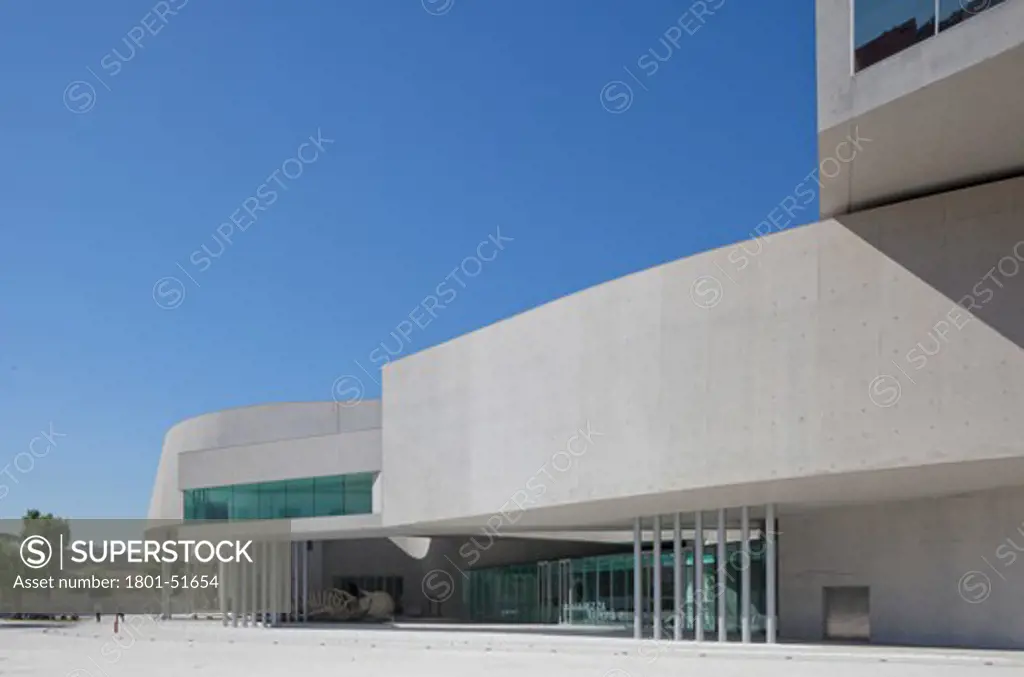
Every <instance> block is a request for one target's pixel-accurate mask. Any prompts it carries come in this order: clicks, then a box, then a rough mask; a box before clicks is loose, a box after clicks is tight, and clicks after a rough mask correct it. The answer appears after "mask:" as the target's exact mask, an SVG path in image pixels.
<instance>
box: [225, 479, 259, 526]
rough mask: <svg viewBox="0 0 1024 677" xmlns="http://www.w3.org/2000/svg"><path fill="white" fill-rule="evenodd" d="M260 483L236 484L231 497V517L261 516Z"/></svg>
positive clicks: (247, 517)
mask: <svg viewBox="0 0 1024 677" xmlns="http://www.w3.org/2000/svg"><path fill="white" fill-rule="evenodd" d="M259 488H260V485H258V484H236V485H235V486H234V487H233V490H234V491H233V494H232V497H231V519H233V520H254V519H259V516H260V493H259Z"/></svg>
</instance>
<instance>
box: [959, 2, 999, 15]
mask: <svg viewBox="0 0 1024 677" xmlns="http://www.w3.org/2000/svg"><path fill="white" fill-rule="evenodd" d="M991 6H992V0H960V9H962V10H963V11H965V12H967V13H968V14H978V13H980V12H984V11H985V10H986V9H988V8H989V7H991Z"/></svg>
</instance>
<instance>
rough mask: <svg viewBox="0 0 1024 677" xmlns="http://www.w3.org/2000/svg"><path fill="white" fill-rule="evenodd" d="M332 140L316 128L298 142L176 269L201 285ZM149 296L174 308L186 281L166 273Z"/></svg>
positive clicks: (182, 296) (180, 300) (160, 304)
mask: <svg viewBox="0 0 1024 677" xmlns="http://www.w3.org/2000/svg"><path fill="white" fill-rule="evenodd" d="M334 143H335V140H334V139H329V138H327V137H325V136H324V134H323V130H321V129H319V128H318V129H317V130H316V135H313V134H310V135H309V138H308V140H306V141H303V142H302V143H300V144H299V146H298V148H297V149H296V150H295V153H294V155H293V156H292V157H289V158H287V159H286V160H285V161H284V162H282V163H281V166H280V167H278V168H277V169H275V170H274V171H273V172H271V174H270V175H269V176H268V177H267V178H266V179H264V181H263V183H261V184H260V185H259V186H257V187H256V189H255V190H254V191H253V192H252V194H251V195H250V196H249V197H247V198H245V199H244V200H242V204H241V205H240V206H239V207H238V208H237V209H235V210H234V211H233V212H231V214H230V216H228V218H227V219H225V220H224V222H223V223H221V224H220V225H219V226H217V227H216V228H215V229H214V232H213V233H211V234H210V237H209V239H210V240H212V243H209V244H203V245H202V246H201V247H200V248H199V249H196V250H195V251H193V252H192V253H191V254H190V255H189V257H188V262H189V263H190V264H191V266H189V267H186V266H183V265H182V264H180V263H175V265H176V266H177V267H178V269H179V270H180V271H181V272H182V273H183V274H184V275H185V277H187V278H188V279H189V280H190V281H191V282H192V284H194V285H195V286H196V288H197V289H199V288H201V285H200V284H199V282H198V281H197V280H196V277H198V276H199V275H200V274H201V273H205V272H206V271H208V270H209V269H210V268H212V267H213V264H214V263H215V262H216V261H217V260H219V259H220V257H221V256H223V255H224V253H225V252H226V251H227V250H228V249H230V248H231V247H232V245H234V244H235V240H237V239H238V237H240V236H241V235H242V234H244V233H245V232H246V231H247V230H248V229H249V228H250V227H252V226H253V225H255V224H256V223H257V222H258V221H259V220H260V219H261V218H263V213H264V212H266V211H267V210H268V209H270V207H272V206H273V205H274V204H275V203H276V202H277V201H278V199H279V192H287V191H288V190H290V188H289V186H290V185H291V184H292V183H294V182H295V181H297V180H298V179H299V178H301V177H302V174H303V172H304V171H305V168H306V166H307V165H312V164H313V163H315V162H317V161H318V160H319V159H320V157H321V156H324V155H326V154H327V147H328V146H331V145H333V144H334ZM290 182H291V183H290ZM152 295H153V302H154V303H156V305H157V307H158V308H160V309H162V310H175V309H177V308H180V307H181V304H182V303H184V301H185V283H184V282H183V281H182V280H181V278H178V277H175V276H173V275H165V276H163V277H161V278H160V279H158V280H157V281H156V283H154V284H153V294H152Z"/></svg>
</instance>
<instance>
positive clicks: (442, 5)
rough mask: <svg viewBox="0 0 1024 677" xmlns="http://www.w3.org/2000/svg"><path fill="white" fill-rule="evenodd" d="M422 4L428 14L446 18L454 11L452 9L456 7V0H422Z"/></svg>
mask: <svg viewBox="0 0 1024 677" xmlns="http://www.w3.org/2000/svg"><path fill="white" fill-rule="evenodd" d="M420 4H422V5H423V9H424V11H425V12H426V13H427V14H430V15H432V16H444V15H445V14H447V13H448V12H450V11H452V7H454V6H455V0H420Z"/></svg>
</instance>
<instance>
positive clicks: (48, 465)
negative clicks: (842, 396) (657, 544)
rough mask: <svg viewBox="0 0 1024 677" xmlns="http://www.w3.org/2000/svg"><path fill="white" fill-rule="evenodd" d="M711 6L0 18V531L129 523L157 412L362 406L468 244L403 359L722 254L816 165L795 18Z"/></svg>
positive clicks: (31, 13)
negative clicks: (32, 516) (362, 394)
mask: <svg viewBox="0 0 1024 677" xmlns="http://www.w3.org/2000/svg"><path fill="white" fill-rule="evenodd" d="M719 4H721V7H719V9H718V10H717V11H715V12H714V13H713V14H710V15H708V14H705V16H703V17H696V18H695V16H694V14H693V12H692V10H691V9H690V8H691V6H692V3H691V2H690V1H689V0H645V1H644V2H623V1H616V2H612V1H608V0H558V2H550V1H545V2H542V1H541V0H520V1H518V2H471V1H469V0H455V1H454V3H450V2H446V0H425V4H424V3H421V2H420V1H419V0H401V1H399V0H393V1H392V0H381V1H373V2H371V1H369V0H361V1H358V2H350V1H344V2H331V3H327V2H316V3H314V2H309V3H304V2H284V1H283V0H217V2H211V1H209V0H187V2H186V0H167V2H166V3H156V2H153V1H152V0H145V1H139V0H106V1H105V2H102V3H80V2H70V1H60V2H45V3H43V2H34V3H29V2H19V3H3V4H2V5H0V58H2V61H3V63H6V64H12V65H13V64H17V65H16V66H12V67H9V68H8V69H7V71H6V77H5V81H4V91H3V97H4V102H5V104H6V105H4V106H3V107H2V108H0V118H2V119H0V149H2V151H3V157H4V158H6V160H7V161H6V162H5V163H3V165H0V179H2V185H3V186H4V199H3V200H2V201H0V233H2V238H3V239H2V242H3V245H2V246H0V271H2V272H0V496H2V497H0V517H13V516H18V515H20V514H21V513H22V512H23V511H24V510H25V509H26V508H28V507H38V508H40V509H42V510H44V511H45V510H52V511H55V512H58V513H60V514H63V515H68V516H71V517H121V516H123V517H131V516H143V515H144V514H145V512H146V509H147V506H148V501H149V495H150V491H151V489H152V483H153V478H154V473H155V470H156V464H157V460H158V458H159V454H160V447H161V443H162V439H163V435H164V433H165V432H166V430H167V429H168V428H169V427H170V426H172V425H173V424H174V423H175V422H177V421H179V420H181V419H184V418H187V417H190V416H194V415H196V414H200V413H202V412H206V411H210V410H216V409H224V408H228V407H235V406H242V405H248V404H254V403H260V402H268V401H298V400H329V399H331V397H332V386H333V384H334V383H335V380H336V379H337V378H338V377H339V376H342V375H345V374H358V375H360V376H361V377H363V381H364V385H365V387H366V395H367V396H375V395H378V394H379V388H378V387H377V386H376V384H374V383H373V381H372V380H371V378H370V377H366V376H365V374H363V373H362V372H361V371H359V370H358V367H356V366H355V363H356V362H358V363H359V365H361V366H362V367H363V368H366V369H367V371H369V372H370V375H371V376H372V377H374V378H376V377H377V373H378V372H377V366H376V365H375V361H374V360H373V359H371V353H372V351H374V350H375V349H376V350H377V351H378V352H377V353H376V355H378V356H379V355H380V354H381V353H380V350H381V343H382V342H384V343H386V344H388V345H390V350H391V351H395V350H397V349H398V344H397V342H396V341H395V339H394V338H393V337H392V335H391V333H392V332H393V331H395V329H396V327H398V326H399V325H400V323H401V322H403V321H406V322H408V320H409V315H410V311H412V310H413V309H414V308H415V307H417V306H418V305H420V304H421V303H422V302H423V301H424V299H425V298H426V297H427V296H428V295H430V294H431V293H433V292H434V291H435V290H436V289H437V287H438V285H439V284H440V283H441V282H443V281H444V280H445V278H446V276H449V275H450V273H451V271H452V270H453V269H455V268H456V267H458V266H459V265H460V262H462V261H463V260H464V259H465V258H466V257H475V256H477V254H476V253H475V252H477V248H478V245H479V243H481V242H484V241H487V240H488V238H489V236H491V235H493V234H495V232H496V229H497V228H500V232H501V234H502V236H503V237H505V238H512V241H510V242H505V243H504V249H503V250H500V251H498V250H491V249H487V248H486V247H485V248H484V249H482V250H481V251H482V252H483V255H485V256H490V257H492V259H491V260H490V261H486V262H481V263H482V266H481V269H480V270H479V273H478V274H476V275H475V276H473V277H471V278H467V279H463V283H464V285H465V286H464V287H461V286H455V287H454V289H455V290H456V292H457V294H456V296H455V298H450V297H449V298H448V299H447V303H445V305H444V307H443V309H442V310H441V311H439V312H437V313H436V318H433V319H431V320H430V321H429V323H425V324H426V326H425V328H421V327H418V326H417V327H415V328H414V330H413V331H411V332H410V331H407V332H406V333H407V335H408V337H407V339H403V341H402V345H401V354H411V353H414V352H418V351H420V350H423V349H424V348H427V347H429V346H431V345H436V344H438V343H441V342H443V341H446V340H448V339H451V338H453V337H455V336H458V335H460V334H463V333H466V332H468V331H472V330H474V329H477V328H479V327H482V326H485V325H488V324H491V323H493V322H495V321H497V320H500V319H502V318H505V317H508V316H510V315H513V314H515V313H518V312H521V311H524V310H527V309H529V308H531V307H534V306H537V305H539V304H543V303H545V302H547V301H551V300H553V299H555V298H558V297H560V296H563V295H565V294H570V293H573V292H576V291H579V290H581V289H584V288H586V287H589V286H592V285H595V284H598V283H600V282H604V281H606V280H609V279H612V278H615V277H619V276H622V275H625V274H627V273H630V272H634V271H637V270H641V269H643V268H647V267H650V266H653V265H656V264H659V263H663V262H666V261H670V260H673V259H677V258H681V257H685V256H688V255H690V254H693V253H695V252H699V251H701V250H705V249H708V248H711V247H715V246H720V245H724V244H727V243H730V242H735V241H738V240H742V239H746V238H747V237H748V236H749V233H751V231H752V230H753V228H754V227H755V226H756V225H757V224H758V223H759V222H760V221H762V220H763V219H764V218H765V216H766V215H767V214H768V213H769V211H770V210H772V209H773V208H774V207H775V206H776V205H777V204H779V201H780V200H781V199H782V198H783V197H785V196H786V195H789V194H790V193H791V192H792V190H793V187H794V185H796V184H797V183H798V182H800V181H801V180H802V179H803V178H804V177H805V176H806V175H807V174H808V173H809V172H810V171H811V170H812V169H814V168H815V166H816V146H815V144H816V124H815V99H814V96H815V87H814V61H813V55H814V48H813V23H814V13H813V4H812V3H809V2H797V3H784V6H785V8H786V11H780V7H782V6H783V5H782V4H780V3H749V2H740V1H739V0H725V2H724V3H722V0H708V2H707V6H712V7H713V6H716V5H719ZM182 5H184V6H182ZM428 10H430V11H428ZM175 11H176V13H174V14H171V12H175ZM431 11H432V12H434V13H433V14H432V13H431ZM158 15H160V16H162V18H160V16H158ZM673 27H676V28H673ZM680 27H682V28H680ZM684 29H685V30H684ZM666 35H667V36H668V39H665V36H666ZM662 40H664V42H663V41H662ZM651 49H653V50H655V52H656V53H657V54H658V55H660V57H661V58H662V59H663V60H662V61H660V62H655V61H653V60H652V57H651V56H650V54H649V53H648V50H651ZM115 50H116V52H115ZM645 54H647V55H648V56H647V57H646V58H643V59H642V57H644V55H645ZM652 63H653V64H656V67H657V70H656V71H655V70H654V69H653V67H652V66H651V64H652ZM642 64H646V65H642ZM617 80H618V81H622V82H625V83H626V84H628V85H629V86H630V87H631V89H632V92H633V96H632V98H631V99H628V98H626V97H625V96H624V95H625V94H626V92H627V90H625V89H624V88H623V85H622V84H621V83H618V84H613V85H611V86H610V88H609V89H604V88H605V87H606V86H608V83H610V82H613V81H617ZM602 92H604V93H605V96H604V97H602ZM627 102H628V103H629V106H628V108H625V109H623V104H624V103H627ZM607 108H612V109H613V110H616V109H618V110H616V112H614V113H612V112H609V110H607ZM318 134H319V135H320V137H321V138H322V139H323V140H321V141H320V142H319V144H320V147H319V148H318V147H317V146H316V145H315V144H314V145H310V144H309V137H310V136H311V135H312V136H313V137H314V139H315V138H317V136H318ZM328 139H329V140H330V141H332V142H333V143H329V142H328V141H327V140H328ZM303 143H305V144H306V145H305V146H302V144H303ZM300 146H301V148H300ZM297 154H298V155H299V156H301V157H303V158H305V160H306V161H298V160H296V159H295V158H296V156H297ZM289 159H291V160H290V162H289ZM282 172H283V173H282ZM284 174H288V175H290V176H292V177H294V178H286V177H285V176H284ZM274 177H276V179H275V178H274ZM282 184H283V185H282ZM261 187H262V188H261ZM261 189H262V197H260V195H261V193H260V191H261ZM271 189H274V190H275V192H276V196H275V199H274V200H273V201H272V202H271V200H270V198H269V193H268V191H269V190H271ZM247 200H249V202H246V201H247ZM246 206H248V207H249V208H250V209H251V213H252V216H253V217H254V218H250V216H249V215H248V214H247V212H246V210H245V207H246ZM814 213H816V212H815V211H814V209H809V210H808V211H807V212H806V214H807V216H806V218H804V219H803V221H804V222H807V221H811V220H813V219H812V216H813V214H814ZM232 217H234V219H235V223H234V224H231V219H232ZM222 224H229V225H222ZM236 224H237V225H236ZM218 227H220V228H221V229H222V233H227V235H228V237H230V239H231V243H230V244H228V245H224V244H223V240H221V238H220V235H218V234H217V232H218ZM215 238H216V239H215ZM218 240H220V242H219V243H218ZM203 245H206V247H207V248H208V250H209V251H210V252H212V253H213V254H219V256H217V257H216V258H214V257H212V256H208V255H207V254H206V253H204V252H203V250H202V247H203ZM492 251H493V253H492ZM194 252H199V254H198V256H194V255H193V253H194ZM204 259H205V260H206V262H207V263H208V264H209V265H208V266H207V267H205V268H204V267H203V266H204ZM468 265H469V267H470V268H471V269H472V270H473V272H474V273H475V272H476V270H477V269H476V268H474V267H473V266H475V264H474V263H472V262H471V263H470V264H468ZM460 275H461V274H460ZM189 276H191V278H190V277H189ZM171 277H173V278H176V280H174V281H168V280H164V282H163V283H161V284H162V286H159V288H156V287H155V285H157V283H158V280H161V279H164V278H171ZM192 279H194V280H195V282H193V281H192ZM179 283H180V285H181V286H180V287H179V286H176V285H178V284H179ZM449 283H450V284H453V281H452V280H449ZM168 285H170V286H168ZM182 292H183V294H184V295H183V296H182ZM158 301H159V302H161V303H163V304H164V305H165V306H168V305H175V306H176V307H174V308H171V309H168V308H162V307H161V306H160V305H159V304H158ZM179 302H180V305H179ZM51 426H52V427H51ZM51 429H52V430H53V431H54V432H55V433H58V434H59V435H62V436H54V435H51V437H53V438H54V440H55V442H56V444H55V445H53V446H51V447H50V450H49V452H47V451H46V449H47V443H44V442H41V441H40V442H36V445H35V447H34V449H35V450H36V451H37V452H38V454H37V455H36V456H33V455H32V454H31V453H29V444H30V443H31V442H32V440H33V439H34V438H36V437H37V436H39V435H40V433H41V432H48V431H50V430H51ZM4 488H6V493H5V492H4Z"/></svg>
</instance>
